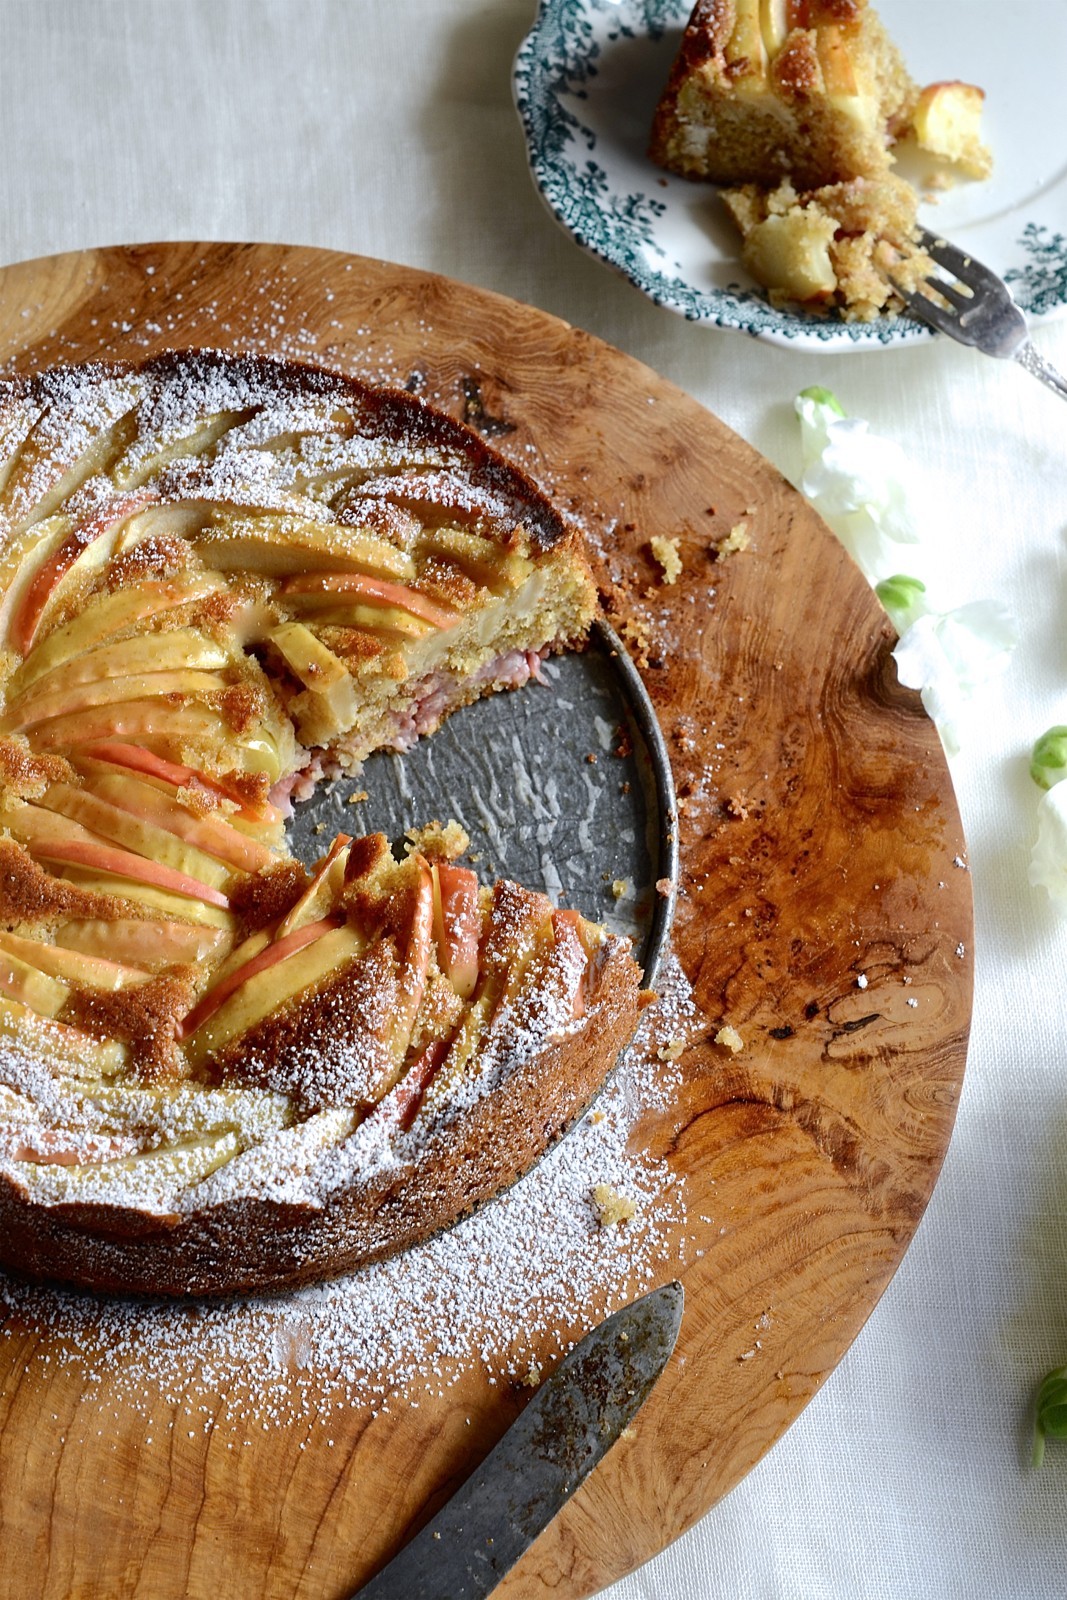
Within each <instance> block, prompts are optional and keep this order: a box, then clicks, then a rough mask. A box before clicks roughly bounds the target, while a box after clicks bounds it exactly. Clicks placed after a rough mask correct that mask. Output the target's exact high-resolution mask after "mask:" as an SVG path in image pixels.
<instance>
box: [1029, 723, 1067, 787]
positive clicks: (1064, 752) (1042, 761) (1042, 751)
mask: <svg viewBox="0 0 1067 1600" xmlns="http://www.w3.org/2000/svg"><path fill="white" fill-rule="evenodd" d="M1030 776H1031V778H1033V780H1034V782H1035V783H1036V784H1037V786H1038V788H1039V789H1051V788H1052V786H1053V784H1054V783H1059V782H1060V781H1061V780H1062V779H1063V778H1067V728H1064V727H1057V728H1049V730H1048V732H1047V733H1043V734H1042V735H1041V737H1040V739H1038V740H1037V742H1036V743H1035V745H1034V748H1033V751H1032V752H1031V755H1030Z"/></svg>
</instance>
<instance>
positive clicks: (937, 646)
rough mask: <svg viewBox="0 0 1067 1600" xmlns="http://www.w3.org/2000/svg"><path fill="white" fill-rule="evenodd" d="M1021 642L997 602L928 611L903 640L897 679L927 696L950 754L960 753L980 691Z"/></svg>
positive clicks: (897, 654)
mask: <svg viewBox="0 0 1067 1600" xmlns="http://www.w3.org/2000/svg"><path fill="white" fill-rule="evenodd" d="M1017 641H1018V633H1017V629H1016V626H1015V622H1014V620H1013V618H1012V617H1011V615H1010V614H1009V612H1008V611H1007V609H1006V608H1005V607H1004V606H1002V605H1001V604H1000V603H999V601H996V600H972V601H971V602H970V604H968V605H965V606H960V607H959V608H958V609H957V610H955V611H944V612H935V611H930V612H927V613H926V614H925V615H924V616H920V617H919V618H918V619H917V620H916V621H915V622H913V623H912V624H911V626H910V627H909V628H908V629H907V631H906V632H905V633H904V635H903V636H902V638H901V639H900V640H898V642H897V647H896V649H895V650H894V651H893V659H894V661H895V662H896V664H897V676H898V677H899V679H900V681H901V683H903V684H904V685H905V686H906V687H907V688H909V689H919V690H920V691H921V693H922V702H923V705H924V706H925V707H926V710H927V712H928V713H929V715H930V716H931V717H932V719H933V721H934V722H935V723H936V724H937V729H938V732H939V733H940V735H941V738H942V741H943V743H944V746H945V749H946V750H947V751H948V753H949V755H955V754H956V752H957V751H958V750H959V748H960V726H961V723H962V722H963V720H964V718H965V715H966V710H967V705H968V702H969V701H970V699H971V697H972V696H973V694H974V692H975V690H976V689H978V688H979V687H980V686H981V685H982V684H984V683H987V682H988V681H989V679H990V678H992V677H994V676H995V675H996V674H997V673H999V672H1003V670H1004V668H1005V667H1006V666H1007V664H1008V660H1009V657H1010V656H1011V652H1012V650H1013V649H1014V648H1015V645H1016V643H1017Z"/></svg>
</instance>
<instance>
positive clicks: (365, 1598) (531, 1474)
mask: <svg viewBox="0 0 1067 1600" xmlns="http://www.w3.org/2000/svg"><path fill="white" fill-rule="evenodd" d="M684 1299H685V1295H684V1291H683V1289H682V1286H681V1284H680V1283H667V1284H664V1285H663V1287H662V1288H660V1289H654V1290H653V1291H652V1292H651V1294H646V1295H643V1296H642V1297H641V1299H640V1300H635V1301H634V1302H633V1303H632V1304H631V1305H628V1306H623V1308H622V1310H621V1311H616V1312H615V1313H614V1314H613V1315H612V1316H610V1317H608V1318H607V1319H606V1320H605V1321H604V1322H601V1323H600V1324H599V1325H598V1326H597V1327H595V1328H594V1329H593V1330H592V1332H591V1333H587V1334H586V1336H585V1338H584V1339H582V1340H581V1341H580V1343H578V1344H577V1345H575V1347H574V1349H573V1350H572V1351H571V1352H570V1354H569V1355H568V1356H566V1357H565V1358H564V1360H563V1361H562V1362H561V1363H560V1365H559V1366H558V1367H557V1368H556V1370H555V1372H554V1373H552V1375H551V1377H549V1378H547V1379H546V1380H545V1382H544V1383H543V1384H542V1385H541V1387H540V1389H538V1391H537V1393H536V1395H535V1396H534V1398H533V1399H532V1400H531V1401H530V1402H529V1404H528V1405H527V1406H526V1407H525V1409H524V1410H523V1411H522V1412H521V1413H520V1415H519V1417H518V1418H517V1419H516V1421H515V1422H513V1423H512V1425H511V1427H510V1428H509V1429H508V1431H507V1433H505V1435H504V1437H503V1438H502V1439H501V1440H500V1442H499V1444H497V1445H496V1446H495V1447H494V1449H492V1450H491V1451H490V1453H489V1454H488V1455H487V1456H486V1458H485V1460H484V1461H483V1462H482V1463H481V1465H480V1466H479V1467H478V1468H477V1469H476V1470H475V1471H474V1473H473V1474H472V1475H471V1477H469V1478H468V1479H467V1481H466V1483H464V1484H463V1486H462V1487H461V1488H460V1489H459V1490H457V1492H456V1493H455V1494H454V1495H453V1496H452V1499H451V1500H449V1502H448V1504H447V1505H446V1506H444V1507H443V1509H442V1510H441V1511H439V1512H438V1513H437V1515H436V1517H434V1519H433V1521H432V1522H429V1523H427V1524H426V1526H425V1527H424V1528H422V1529H420V1531H419V1532H418V1533H417V1534H416V1535H415V1537H414V1539H412V1540H411V1542H410V1543H409V1544H406V1545H405V1546H404V1548H403V1549H402V1550H401V1551H400V1552H399V1554H398V1555H396V1556H394V1557H393V1559H392V1561H390V1562H389V1564H388V1566H385V1567H383V1568H382V1570H381V1571H380V1572H379V1573H378V1574H377V1575H376V1576H375V1577H374V1578H372V1579H371V1581H370V1582H369V1583H368V1584H366V1585H365V1586H364V1587H363V1588H362V1589H360V1590H359V1592H358V1594H356V1595H353V1596H352V1600H485V1596H487V1595H489V1594H491V1593H492V1591H493V1590H494V1589H495V1588H496V1586H497V1584H498V1583H500V1581H501V1580H502V1579H503V1577H504V1575H505V1574H506V1573H507V1572H509V1571H510V1570H511V1568H512V1567H513V1566H514V1565H515V1562H516V1561H518V1559H519V1557H520V1556H521V1555H522V1554H523V1552H524V1551H525V1550H526V1549H527V1548H528V1547H529V1546H530V1545H531V1544H532V1543H533V1541H534V1540H535V1539H536V1538H537V1535H538V1534H539V1533H541V1532H543V1530H544V1529H545V1528H547V1526H548V1524H549V1523H550V1522H551V1521H552V1519H553V1517H555V1515H556V1514H557V1512H559V1511H560V1510H561V1509H562V1507H563V1506H564V1505H566V1503H567V1501H568V1500H569V1499H570V1497H571V1495H572V1494H573V1493H574V1491H575V1490H576V1489H577V1488H578V1486H579V1485H580V1484H581V1483H583V1482H584V1480H585V1479H586V1478H587V1477H588V1476H589V1474H590V1473H591V1472H592V1470H593V1468H594V1467H595V1466H596V1465H597V1463H598V1462H599V1461H601V1460H602V1459H603V1457H604V1456H605V1455H606V1453H607V1451H608V1450H609V1449H610V1447H611V1446H612V1445H613V1444H614V1442H615V1440H616V1439H617V1438H618V1437H619V1435H620V1434H621V1433H622V1431H623V1429H624V1428H625V1427H627V1426H628V1424H629V1423H630V1422H631V1421H632V1420H633V1418H634V1417H635V1416H636V1415H637V1412H638V1411H639V1410H640V1409H641V1407H642V1405H643V1404H644V1403H645V1401H646V1400H647V1398H648V1396H649V1394H650V1393H651V1392H652V1388H653V1386H654V1385H655V1383H656V1380H657V1379H658V1377H659V1375H660V1373H661V1372H662V1371H663V1369H664V1367H665V1366H666V1365H667V1362H668V1360H669V1359H670V1355H671V1352H672V1350H673V1349H674V1346H675V1342H676V1340H677V1338H678V1329H679V1327H680V1326H681V1321H682V1306H683V1303H684Z"/></svg>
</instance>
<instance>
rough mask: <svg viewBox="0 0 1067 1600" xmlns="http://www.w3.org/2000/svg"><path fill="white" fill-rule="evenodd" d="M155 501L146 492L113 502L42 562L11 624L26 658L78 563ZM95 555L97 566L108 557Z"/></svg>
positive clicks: (10, 637) (10, 633)
mask: <svg viewBox="0 0 1067 1600" xmlns="http://www.w3.org/2000/svg"><path fill="white" fill-rule="evenodd" d="M154 499H155V495H154V494H152V493H150V492H149V491H147V490H143V489H142V490H139V491H138V492H137V493H136V494H131V495H122V496H120V497H119V498H118V499H116V500H113V501H111V502H110V503H109V504H108V505H106V506H105V507H104V508H103V509H102V510H101V511H98V512H96V513H95V514H94V515H93V516H91V517H87V518H85V520H84V521H82V522H79V523H78V524H77V525H76V526H75V527H74V528H72V529H71V531H70V533H68V534H67V536H66V538H65V539H64V540H63V541H62V543H61V544H60V545H59V546H58V548H56V549H55V550H53V551H52V552H51V554H50V555H49V556H48V559H47V560H46V561H44V562H42V564H41V565H40V566H39V567H38V568H37V571H36V572H35V573H34V576H33V579H32V581H31V582H30V583H29V584H28V585H27V586H26V589H25V591H24V592H23V594H22V597H21V599H20V601H19V603H18V605H17V606H16V608H15V611H14V613H13V614H12V616H11V620H10V622H9V624H8V641H9V643H10V644H11V645H12V646H13V648H14V649H16V650H17V651H18V652H19V654H20V655H23V656H24V655H26V654H27V652H28V651H29V648H30V646H31V644H32V643H33V639H34V635H35V634H36V632H37V629H38V627H39V626H40V622H41V617H42V615H43V613H44V610H45V607H46V606H47V605H48V602H49V600H50V599H51V598H52V595H53V594H54V592H55V590H56V588H57V586H58V585H59V583H60V582H61V580H62V579H63V578H64V577H65V576H66V575H67V573H68V572H70V571H71V570H72V568H73V567H74V566H75V564H76V563H79V562H82V561H84V558H85V557H86V553H87V552H88V551H89V550H90V549H91V547H92V546H94V545H97V542H98V541H99V540H101V539H102V538H103V537H104V535H105V534H117V533H118V531H119V529H120V528H121V527H122V525H123V523H124V522H127V521H128V520H129V519H130V517H132V516H134V515H135V513H136V512H138V511H143V509H144V507H145V506H146V505H149V504H150V503H151V502H152V501H153V500H154ZM94 554H95V556H96V558H97V564H99V565H102V564H103V560H104V559H105V553H104V552H101V551H100V550H99V549H97V550H96V551H95V552H94Z"/></svg>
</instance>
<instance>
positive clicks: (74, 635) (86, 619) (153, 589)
mask: <svg viewBox="0 0 1067 1600" xmlns="http://www.w3.org/2000/svg"><path fill="white" fill-rule="evenodd" d="M221 587H222V583H221V579H219V578H216V577H214V576H213V575H211V574H205V575H204V576H202V577H199V578H193V577H190V578H185V579H182V580H180V581H178V580H175V581H172V582H151V583H141V584H137V585H135V586H134V587H132V588H129V589H117V590H115V592H114V593H113V594H96V595H92V596H90V598H89V599H88V601H87V602H86V604H85V607H84V609H83V610H82V611H80V612H79V613H78V615H77V616H76V617H74V618H72V619H71V621H70V622H65V623H64V624H63V625H62V627H59V628H56V629H54V630H53V632H51V633H50V634H49V635H48V637H47V638H46V639H43V640H42V641H41V642H40V643H39V644H36V645H34V647H33V649H32V650H31V651H30V653H29V655H28V656H27V657H26V659H25V661H24V662H23V664H22V666H21V667H20V668H19V669H18V671H17V672H16V673H15V674H14V675H13V677H12V678H11V680H10V684H9V692H10V694H11V695H12V696H14V695H17V694H22V693H23V692H24V691H25V690H26V689H28V688H29V687H30V685H31V684H32V683H35V682H36V681H37V680H38V679H39V678H43V677H44V676H45V675H46V673H49V672H52V671H54V670H55V668H56V667H58V666H60V665H62V663H63V662H66V661H70V660H71V659H72V658H73V657H76V656H81V655H82V654H83V653H88V652H92V651H94V650H96V649H97V648H98V647H99V646H100V645H104V644H106V643H108V642H109V641H110V640H112V639H114V638H115V637H116V635H117V634H120V633H121V632H122V631H123V630H124V629H126V628H131V627H135V626H136V625H137V624H138V623H141V622H144V621H145V619H146V618H148V617H154V616H156V615H159V614H161V613H163V612H166V611H172V610H174V609H175V608H176V607H178V606H184V605H195V604H196V602H197V601H199V600H204V599H206V598H207V596H208V595H210V594H214V593H216V592H217V591H218V590H219V589H220V588H221Z"/></svg>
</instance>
